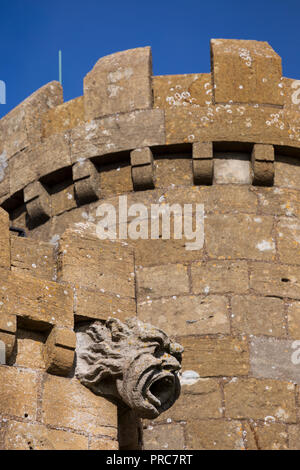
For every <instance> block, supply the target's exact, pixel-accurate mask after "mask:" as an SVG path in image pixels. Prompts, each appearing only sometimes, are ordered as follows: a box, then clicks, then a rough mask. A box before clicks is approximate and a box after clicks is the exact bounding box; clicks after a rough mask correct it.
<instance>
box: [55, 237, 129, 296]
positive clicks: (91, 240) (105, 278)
mask: <svg viewBox="0 0 300 470" xmlns="http://www.w3.org/2000/svg"><path fill="white" fill-rule="evenodd" d="M59 260H60V261H59V268H58V278H59V280H60V281H63V282H68V283H72V284H73V285H76V286H78V287H85V288H88V289H91V290H98V291H100V292H102V293H103V294H108V293H109V294H113V295H116V296H120V297H131V298H134V296H135V287H134V276H133V275H132V274H131V273H134V264H133V254H132V252H131V251H130V250H129V249H127V248H126V246H122V245H121V244H119V243H113V242H112V241H110V240H100V239H98V238H96V236H95V235H93V236H90V237H89V236H88V235H81V236H80V235H78V234H76V233H75V232H72V231H71V230H70V231H67V232H65V234H64V236H63V237H62V239H61V244H60V254H59Z"/></svg>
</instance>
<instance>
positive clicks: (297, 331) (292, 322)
mask: <svg viewBox="0 0 300 470" xmlns="http://www.w3.org/2000/svg"><path fill="white" fill-rule="evenodd" d="M287 317H288V329H289V336H290V337H291V338H294V339H296V340H299V339H300V321H299V319H300V302H289V303H288V306H287Z"/></svg>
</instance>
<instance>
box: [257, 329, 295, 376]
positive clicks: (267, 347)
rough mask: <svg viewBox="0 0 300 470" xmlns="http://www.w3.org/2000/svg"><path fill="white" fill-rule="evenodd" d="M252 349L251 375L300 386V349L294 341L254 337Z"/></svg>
mask: <svg viewBox="0 0 300 470" xmlns="http://www.w3.org/2000/svg"><path fill="white" fill-rule="evenodd" d="M295 346H296V347H295ZM250 348H251V349H250V358H251V375H253V376H254V377H258V378H270V379H278V380H286V381H287V380H289V381H291V382H296V383H298V384H300V364H299V363H300V361H299V358H298V356H299V349H300V347H299V346H298V347H297V345H295V344H294V340H284V339H280V340H279V339H275V338H268V339H267V338H255V337H253V338H251V342H250Z"/></svg>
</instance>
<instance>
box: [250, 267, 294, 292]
mask: <svg viewBox="0 0 300 470" xmlns="http://www.w3.org/2000/svg"><path fill="white" fill-rule="evenodd" d="M250 287H251V289H254V290H255V291H256V292H257V293H259V294H263V295H273V296H276V297H291V298H292V299H300V268H298V267H295V266H289V265H285V264H267V263H253V264H251V266H250Z"/></svg>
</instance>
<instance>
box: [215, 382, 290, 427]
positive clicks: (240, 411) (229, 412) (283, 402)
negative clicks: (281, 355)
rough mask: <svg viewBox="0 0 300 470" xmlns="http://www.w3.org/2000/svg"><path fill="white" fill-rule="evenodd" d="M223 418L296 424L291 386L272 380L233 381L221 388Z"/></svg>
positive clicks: (287, 383)
mask: <svg viewBox="0 0 300 470" xmlns="http://www.w3.org/2000/svg"><path fill="white" fill-rule="evenodd" d="M224 393H225V409H226V417H227V418H232V419H239V418H250V417H251V418H252V419H254V420H255V419H262V420H265V419H266V420H271V421H279V422H284V423H295V422H296V419H297V418H296V403H295V391H294V386H293V384H291V383H289V382H279V381H276V380H256V379H235V380H233V381H231V382H229V383H228V384H226V385H225V386H224Z"/></svg>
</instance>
